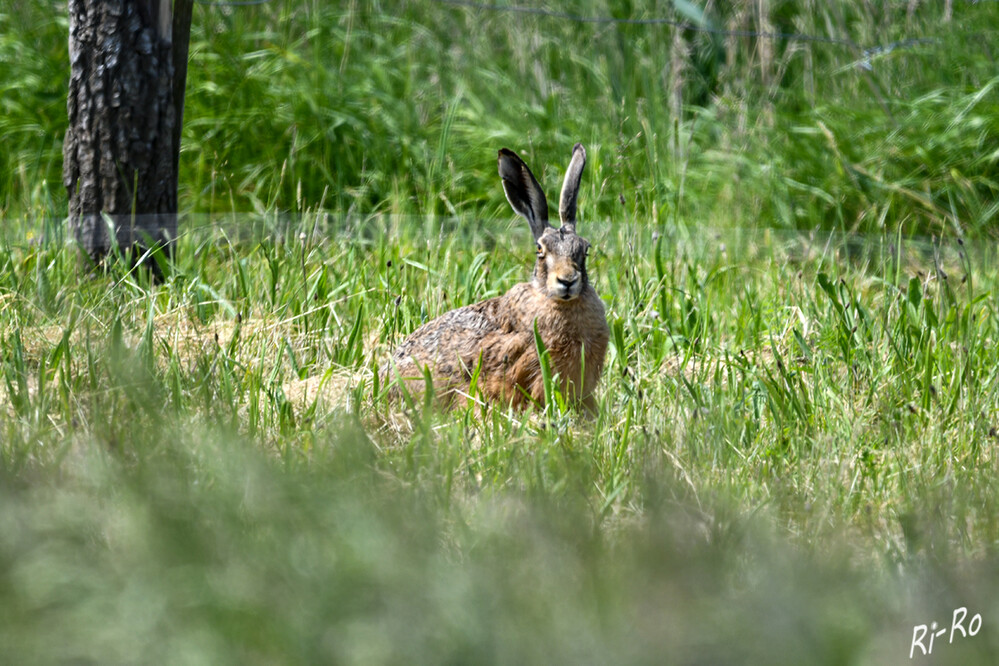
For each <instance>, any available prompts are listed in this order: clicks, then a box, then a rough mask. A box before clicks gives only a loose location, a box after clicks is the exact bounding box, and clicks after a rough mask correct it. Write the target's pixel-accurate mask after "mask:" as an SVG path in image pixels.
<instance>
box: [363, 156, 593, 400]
mask: <svg viewBox="0 0 999 666" xmlns="http://www.w3.org/2000/svg"><path fill="white" fill-rule="evenodd" d="M585 165H586V151H585V150H584V149H583V146H582V145H581V144H578V143H577V144H576V145H575V146H574V147H573V149H572V159H571V160H570V162H569V167H568V169H567V170H566V173H565V180H564V182H563V184H562V195H561V198H560V199H559V217H560V218H561V222H562V224H561V226H560V227H559V228H557V229H556V228H554V227H552V226H550V225H549V224H548V202H547V200H546V199H545V194H544V192H543V191H542V189H541V186H540V185H538V181H537V180H536V179H535V178H534V174H532V173H531V170H530V169H529V168H528V167H527V165H526V164H525V163H524V161H523V160H521V159H520V157H518V156H517V155H516V154H515V153H514V152H513V151H511V150H507V149H506V148H503V149H501V150H500V151H499V175H500V177H501V178H502V181H503V189H504V191H505V192H506V198H507V200H508V201H509V202H510V205H511V206H512V207H513V210H514V211H515V212H516V213H517V214H518V215H521V216H522V217H524V218H525V219H526V220H527V222H528V224H529V225H530V227H531V232H532V233H533V234H534V240H535V244H536V250H537V261H536V263H535V266H534V274H533V276H532V278H531V281H530V282H522V283H520V284H517V285H515V286H514V287H513V288H511V289H510V291H508V292H507V293H505V294H504V295H502V296H497V297H496V298H490V299H489V300H485V301H481V302H479V303H474V304H472V305H466V306H465V307H462V308H458V309H456V310H451V311H450V312H447V313H445V314H443V315H441V316H440V317H438V318H437V319H434V320H432V321H430V322H427V323H426V324H424V325H423V326H420V327H419V328H418V329H416V331H415V332H413V333H412V334H411V335H410V336H409V337H408V338H406V340H404V341H403V342H402V344H401V345H399V347H398V348H397V349H396V350H395V351H394V352H393V354H392V356H391V358H390V359H389V360H388V361H387V362H386V363H385V364H383V366H382V368H381V375H382V377H383V379H384V381H386V382H387V381H391V380H393V379H398V380H400V381H405V382H407V384H408V385H409V386H410V387H411V388H415V389H417V390H422V388H423V368H424V367H426V368H428V369H429V372H430V375H431V376H432V378H433V383H434V387H435V390H436V391H438V397H439V398H440V399H441V400H442V402H443V403H444V404H445V405H447V406H450V405H452V404H453V403H454V401H455V399H456V398H457V397H459V396H465V397H466V398H468V397H470V396H469V395H468V391H469V389H470V382H471V378H472V377H473V375H475V374H476V373H477V374H478V379H477V386H478V388H479V390H480V391H481V394H482V396H483V397H484V398H486V400H488V401H490V402H494V401H495V402H501V403H504V404H506V403H510V404H512V405H513V406H514V407H515V408H518V409H519V408H523V407H525V406H527V405H528V404H531V403H532V402H533V403H536V404H539V405H543V404H544V401H545V391H544V383H543V379H542V374H541V365H540V363H539V361H538V353H537V345H536V344H535V339H534V331H535V327H537V331H538V333H539V335H540V337H541V340H542V341H543V342H544V346H545V348H547V350H548V353H549V358H550V361H551V369H552V372H553V374H554V373H557V374H558V377H559V378H560V381H561V388H562V391H563V394H564V395H565V396H567V397H568V398H569V399H570V400H571V401H572V402H573V403H577V404H578V403H580V402H581V403H582V404H583V406H584V407H586V408H587V410H588V411H590V412H591V413H592V412H593V411H595V409H596V399H595V398H594V395H593V391H594V389H595V388H596V386H597V382H598V381H599V379H600V372H601V370H602V369H603V365H604V355H605V353H606V351H607V340H608V337H609V334H610V329H609V328H608V326H607V319H606V317H605V315H604V305H603V303H602V302H601V300H600V297H599V296H597V292H596V291H595V290H594V289H593V286H592V285H591V284H590V279H589V275H588V274H587V272H586V256H587V254H588V252H589V249H590V244H589V243H588V242H587V241H586V240H585V239H583V238H582V237H581V236H579V235H577V234H576V198H577V195H578V194H579V183H580V178H581V177H582V174H583V167H584V166H585Z"/></svg>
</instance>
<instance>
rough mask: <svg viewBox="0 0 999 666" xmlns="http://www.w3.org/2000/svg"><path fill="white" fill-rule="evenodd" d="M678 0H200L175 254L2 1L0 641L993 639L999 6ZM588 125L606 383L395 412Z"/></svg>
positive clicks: (112, 650)
mask: <svg viewBox="0 0 999 666" xmlns="http://www.w3.org/2000/svg"><path fill="white" fill-rule="evenodd" d="M639 5H640V3H631V2H625V1H616V0H576V1H574V2H567V3H548V4H543V3H536V4H533V5H531V6H534V7H542V8H544V10H545V11H546V12H547V13H524V12H514V11H504V10H502V9H498V8H495V7H494V8H492V9H484V8H481V7H479V8H476V7H474V6H468V4H467V3H464V4H463V3H452V2H437V1H432V0H411V1H403V2H395V3H391V2H379V1H376V0H349V1H344V2H320V1H318V0H314V1H306V2H300V3H290V2H283V1H282V0H271V1H270V2H267V3H263V4H259V5H237V6H234V5H208V4H198V5H196V7H195V17H194V28H193V32H192V41H191V65H190V71H189V79H188V93H187V98H186V109H185V119H184V134H183V147H182V153H181V183H180V202H181V208H182V218H181V225H180V229H181V231H180V237H179V238H178V239H177V243H176V246H175V248H174V250H175V251H174V254H173V256H172V257H171V258H167V257H165V256H162V255H157V256H155V257H152V259H153V260H154V261H158V262H160V263H161V265H162V267H163V268H164V275H165V277H164V279H163V280H162V281H161V282H153V281H151V280H150V278H149V276H148V274H146V273H145V272H144V271H143V270H136V269H134V268H132V267H131V266H130V265H129V264H128V263H127V262H126V261H124V260H123V259H122V258H121V257H120V256H119V255H113V256H111V257H110V258H109V259H108V261H107V262H106V263H105V264H104V265H102V266H99V267H94V266H90V265H88V264H87V263H86V259H84V258H83V257H81V256H80V254H79V253H78V252H77V251H76V248H75V247H74V245H73V242H72V239H70V238H67V237H66V235H65V232H64V229H63V224H62V220H63V217H64V216H65V210H66V194H65V188H64V186H63V185H62V183H61V141H62V136H63V133H64V132H65V126H66V120H65V114H66V105H65V95H66V90H65V87H66V80H67V77H68V67H69V65H68V54H67V44H66V33H67V22H66V18H65V16H66V11H65V6H64V4H62V3H14V2H8V1H7V0H0V87H2V93H3V94H2V95H0V134H2V136H3V139H4V140H3V145H2V146H0V222H2V227H0V661H3V662H5V663H37V664H41V663H95V664H96V663H100V664H105V663H156V664H159V663H183V664H201V663H204V664H227V663H232V664H247V663H260V664H272V663H359V664H379V663H404V662H405V663H410V662H422V663H679V664H717V663H760V664H800V663H810V664H843V663H851V664H852V663H857V664H886V663H962V664H976V663H981V664H991V663H995V662H996V661H997V658H999V602H997V601H996V599H997V595H996V591H997V590H999V504H997V502H999V479H997V477H999V460H997V456H996V453H995V451H996V446H997V444H999V351H997V347H996V341H997V339H999V311H997V309H996V301H995V295H996V292H997V291H999V257H997V253H999V249H997V247H996V243H995V241H996V236H997V234H996V231H995V229H996V214H997V212H999V203H997V201H999V199H997V194H999V90H997V86H999V68H997V66H996V61H995V58H996V57H997V55H999V54H997V53H996V49H995V48H994V47H993V46H992V42H994V41H995V32H996V28H997V27H999V3H995V2H979V3H973V2H960V1H955V2H954V3H953V4H952V5H951V6H950V8H949V9H948V7H947V5H946V4H945V3H940V6H937V3H925V4H920V3H904V2H903V3H867V4H865V3H852V2H841V1H839V0H835V1H833V2H813V1H811V0H797V1H787V2H768V3H757V2H735V3H715V2H708V3H706V4H705V3H687V2H681V1H679V0H676V1H675V2H663V1H657V2H652V3H644V4H641V6H639ZM722 5H725V6H722ZM508 6H513V5H508ZM518 6H522V7H526V6H528V5H527V3H524V4H523V5H518ZM583 17H589V18H594V17H604V18H613V19H618V21H617V22H610V21H589V20H587V21H583V20H579V19H580V18H583ZM622 19H643V20H644V19H669V20H671V21H673V23H662V22H659V23H656V22H648V21H646V22H645V23H639V22H631V23H628V22H622V21H621V20H622ZM677 22H683V23H684V25H685V26H686V27H683V28H679V27H677V25H676V23H677ZM695 27H696V28H698V29H694V28H695ZM751 33H752V34H751ZM757 33H763V35H762V36H760V34H757ZM576 141H581V142H583V143H584V144H585V145H586V147H587V151H588V155H589V162H588V164H587V167H586V171H585V173H584V176H583V186H582V189H581V192H580V222H579V229H580V232H581V233H582V235H584V236H585V237H586V238H588V240H590V241H591V243H592V244H593V251H592V252H591V255H590V259H589V271H590V274H591V279H592V280H593V281H594V284H595V286H596V288H597V291H598V293H600V294H601V296H602V297H603V299H604V302H605V305H606V308H607V313H608V320H609V323H610V327H611V344H610V347H609V350H608V355H607V360H606V365H605V369H604V375H603V378H602V382H601V385H600V389H599V393H598V400H599V409H598V411H597V413H596V414H595V415H594V416H593V417H592V418H587V417H586V416H584V415H581V414H577V413H575V412H573V411H572V410H571V409H566V408H564V406H562V405H561V404H559V402H558V401H557V400H556V401H555V403H554V404H552V405H550V406H549V408H548V409H547V410H541V409H534V410H528V411H526V412H523V413H518V412H512V411H509V410H507V409H505V408H503V406H501V405H493V406H486V405H472V406H469V407H467V408H461V409H456V410H453V411H450V412H441V411H439V410H438V409H436V408H435V406H434V405H433V404H424V403H421V402H419V401H416V402H406V401H402V402H399V401H392V400H389V399H387V398H386V396H385V395H384V393H385V391H384V389H385V387H384V386H380V385H379V383H378V381H377V380H376V378H375V374H376V370H377V367H378V366H379V364H380V363H381V361H382V360H383V359H384V358H385V357H386V355H387V354H388V353H389V351H390V350H391V349H392V347H393V346H394V345H395V344H397V343H399V342H400V341H401V340H402V339H403V338H404V337H405V336H406V335H407V334H408V333H409V332H411V331H412V330H414V329H415V328H416V327H418V326H419V325H420V324H421V323H423V322H424V321H427V320H428V318H431V317H434V316H436V315H438V314H441V313H443V312H445V311H447V310H449V309H451V308H454V307H457V306H460V305H464V304H467V303H471V302H475V301H478V300H481V299H484V298H488V297H491V296H495V295H498V294H501V293H503V292H504V291H505V290H506V289H509V288H510V287H511V286H513V285H514V284H516V283H517V282H520V281H523V280H524V279H526V278H527V276H528V275H529V271H530V266H531V263H532V261H533V244H532V243H531V241H530V234H529V232H528V229H527V225H526V224H525V223H524V222H523V221H522V220H520V219H519V218H515V217H514V215H513V213H512V211H511V210H510V208H509V206H508V204H507V202H506V201H505V199H504V197H503V194H502V189H501V187H500V183H499V178H498V176H497V173H496V150H497V149H498V148H500V147H504V146H506V147H509V148H512V149H514V150H516V151H517V152H518V153H519V154H520V155H521V156H523V157H524V158H525V160H526V161H527V162H528V164H530V165H531V167H532V168H533V169H534V172H535V174H536V175H537V176H538V178H539V180H540V181H541V183H542V185H543V186H544V187H545V189H546V191H547V192H548V195H549V202H550V203H552V202H553V201H554V200H555V199H556V198H557V190H558V187H559V186H560V184H561V177H562V173H563V169H564V168H565V165H566V163H567V161H568V158H569V152H570V150H571V147H572V145H573V143H575V142H576ZM961 608H965V609H966V610H967V617H966V619H965V621H964V624H963V627H965V628H968V627H970V626H972V625H971V621H972V618H973V616H980V618H979V620H978V622H979V625H978V627H979V628H978V630H976V631H974V632H973V633H974V635H968V636H964V637H962V636H961V635H960V634H959V633H957V634H956V635H955V636H954V637H953V641H950V640H948V639H950V638H951V636H950V634H947V635H943V636H941V637H938V638H936V643H935V645H934V646H933V649H932V653H931V654H927V655H924V654H922V653H921V652H920V650H919V647H915V648H913V636H914V631H915V630H916V629H917V628H918V627H919V626H920V625H930V624H932V623H933V622H936V623H937V624H938V625H939V626H940V627H945V628H947V629H948V630H949V629H950V626H951V623H952V619H953V613H954V612H955V610H957V609H961ZM922 645H923V646H924V647H929V646H930V645H931V643H930V639H929V637H926V638H925V640H924V642H923V643H922ZM913 649H914V650H915V652H914V654H913V652H912V651H913ZM910 654H913V659H911V660H910V659H909V657H910Z"/></svg>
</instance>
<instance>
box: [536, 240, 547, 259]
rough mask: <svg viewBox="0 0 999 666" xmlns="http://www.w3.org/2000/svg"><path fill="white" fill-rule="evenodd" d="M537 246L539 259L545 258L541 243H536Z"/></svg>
mask: <svg viewBox="0 0 999 666" xmlns="http://www.w3.org/2000/svg"><path fill="white" fill-rule="evenodd" d="M537 245H538V256H539V257H543V256H545V249H544V248H543V247H541V243H538V244H537Z"/></svg>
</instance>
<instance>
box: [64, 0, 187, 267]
mask: <svg viewBox="0 0 999 666" xmlns="http://www.w3.org/2000/svg"><path fill="white" fill-rule="evenodd" d="M192 4H193V0H177V1H176V6H175V7H173V8H171V2H170V0H69V19H70V22H69V46H70V48H69V53H70V85H69V99H68V105H67V106H68V111H69V129H68V130H67V132H66V140H65V143H64V144H63V182H64V184H65V186H66V189H67V193H68V195H69V224H70V229H71V230H72V231H73V233H74V235H75V237H76V238H77V240H78V241H79V242H80V244H81V245H82V247H83V249H84V250H85V251H86V252H87V253H88V254H89V255H90V256H91V257H93V258H94V259H95V260H96V259H100V258H103V257H104V256H105V255H107V253H108V252H109V251H110V249H111V247H112V239H113V240H114V242H116V243H117V245H118V246H119V247H120V248H121V249H122V250H123V251H127V250H131V249H132V248H133V247H135V246H143V247H148V246H149V244H150V243H159V244H163V245H166V246H167V247H169V246H170V241H171V240H172V239H174V238H175V237H176V235H177V170H178V162H179V160H178V157H179V148H180V123H181V115H182V113H183V94H184V93H183V91H184V80H183V77H184V75H185V74H186V71H187V67H186V65H187V45H188V41H189V39H188V38H189V31H190V22H191V6H192ZM175 34H176V35H178V37H179V39H177V40H176V45H177V46H178V47H180V48H174V46H175V44H174V39H173V36H174V35H175ZM178 65H179V67H178ZM178 69H180V70H181V72H180V77H177V76H176V72H177V70H178ZM112 228H113V230H114V233H113V235H109V233H108V232H109V230H110V229H112Z"/></svg>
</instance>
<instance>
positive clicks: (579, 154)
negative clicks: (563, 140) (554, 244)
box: [558, 143, 586, 233]
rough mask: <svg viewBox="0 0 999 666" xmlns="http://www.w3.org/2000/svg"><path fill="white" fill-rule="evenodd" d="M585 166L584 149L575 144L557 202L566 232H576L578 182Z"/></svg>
mask: <svg viewBox="0 0 999 666" xmlns="http://www.w3.org/2000/svg"><path fill="white" fill-rule="evenodd" d="M584 166H586V149H585V148H583V144H581V143H577V144H576V145H575V146H573V147H572V159H571V160H569V168H568V169H566V170H565V180H564V181H562V195H561V196H560V197H559V200H558V216H559V219H561V220H562V226H563V227H564V228H565V229H566V230H567V231H572V232H573V233H575V231H576V197H577V196H579V181H580V179H581V178H582V177H583V167H584Z"/></svg>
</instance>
